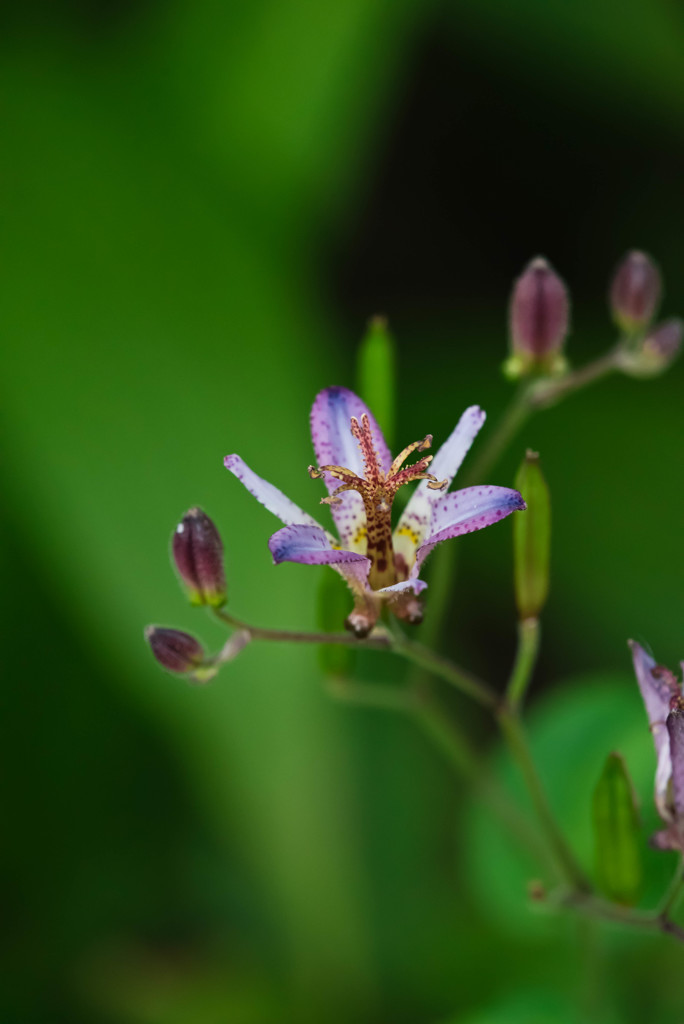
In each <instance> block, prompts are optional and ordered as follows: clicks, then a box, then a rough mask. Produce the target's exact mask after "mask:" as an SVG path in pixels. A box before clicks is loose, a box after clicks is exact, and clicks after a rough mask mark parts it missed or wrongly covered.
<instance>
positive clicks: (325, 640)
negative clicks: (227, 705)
mask: <svg viewBox="0 0 684 1024" xmlns="http://www.w3.org/2000/svg"><path fill="white" fill-rule="evenodd" d="M213 612H214V614H215V615H216V616H217V618H219V619H220V620H221V621H222V622H225V623H226V625H228V626H231V627H232V628H233V629H240V630H244V632H246V633H249V635H250V637H252V639H254V640H271V641H273V642H275V643H279V642H281V643H294V644H344V645H345V646H347V647H364V648H365V649H366V650H376V651H390V650H392V639H391V637H389V636H387V635H386V634H381V633H379V634H378V635H376V636H369V637H367V638H366V639H365V640H359V639H358V637H355V636H353V635H352V634H351V633H307V632H301V631H299V630H291V629H264V628H263V627H261V626H250V625H249V624H248V623H247V622H242V620H241V619H236V618H235V616H234V615H231V614H230V613H229V612H227V611H225V610H224V609H223V608H214V609H213Z"/></svg>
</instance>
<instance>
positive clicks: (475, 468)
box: [422, 340, 626, 647]
mask: <svg viewBox="0 0 684 1024" xmlns="http://www.w3.org/2000/svg"><path fill="white" fill-rule="evenodd" d="M625 344H626V343H625V341H624V340H622V341H620V342H618V344H617V345H616V346H615V347H614V348H612V349H610V350H609V351H608V352H607V353H605V355H602V356H599V358H598V359H594V360H593V361H592V362H590V363H587V365H586V366H582V367H580V369H579V370H573V371H571V372H570V373H567V374H565V375H564V376H563V377H559V378H557V379H555V378H552V379H541V380H534V379H532V380H526V381H524V382H523V383H522V384H521V385H520V386H519V388H518V391H517V392H516V394H515V395H514V397H513V399H512V400H511V402H510V404H509V406H508V408H507V409H506V411H505V412H504V414H503V416H502V417H501V419H500V420H499V422H498V423H497V424H496V426H495V428H494V431H493V432H492V434H491V436H490V437H489V439H488V441H487V442H486V443H485V445H484V447H483V448H481V450H480V453H479V455H478V456H477V457H476V458H475V459H474V460H473V462H472V464H471V465H470V467H469V468H468V469H466V471H465V472H464V474H463V476H462V477H461V478H460V479H461V480H462V481H463V483H462V486H463V487H468V486H470V485H473V484H481V483H483V482H484V481H485V480H486V478H487V477H488V476H489V473H490V472H491V470H492V469H493V468H494V467H495V465H496V463H497V462H498V461H499V459H500V457H501V456H502V455H503V453H504V452H505V451H506V449H507V448H508V446H509V444H510V443H511V441H512V440H513V438H514V437H515V436H516V435H517V434H518V432H519V431H520V429H521V427H522V426H523V424H524V423H526V421H527V420H528V419H529V418H530V416H532V415H533V414H534V413H535V412H536V411H538V410H539V409H546V408H548V407H549V406H551V405H555V404H556V403H557V402H559V401H561V400H562V399H563V398H565V397H566V396H567V395H570V394H572V393H573V392H575V391H578V390H579V389H580V388H583V387H586V386H587V385H588V384H592V383H594V382H595V381H597V380H600V379H601V378H602V377H605V376H607V375H608V374H610V373H613V372H615V371H617V370H620V359H621V356H622V353H623V351H624V348H625ZM433 559H434V563H433V566H432V569H431V573H430V603H431V605H432V607H433V609H439V610H438V611H436V612H435V611H433V614H432V615H431V617H430V619H429V620H428V622H427V623H426V625H425V628H424V631H423V634H422V635H423V640H424V643H425V644H426V645H427V646H428V647H434V646H435V644H436V643H437V641H438V639H439V637H440V635H441V632H442V626H443V622H444V616H445V615H446V614H447V612H448V611H449V608H450V593H451V587H452V584H453V576H454V573H453V570H454V565H455V560H456V545H455V544H445V545H442V547H441V550H439V551H437V552H435V554H434V555H433Z"/></svg>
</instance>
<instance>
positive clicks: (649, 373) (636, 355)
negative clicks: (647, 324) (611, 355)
mask: <svg viewBox="0 0 684 1024" xmlns="http://www.w3.org/2000/svg"><path fill="white" fill-rule="evenodd" d="M683 335H684V323H683V322H682V321H681V320H678V319H676V318H673V319H672V320H663V322H662V323H661V324H658V325H657V326H656V327H654V328H652V329H651V330H650V331H649V332H648V334H647V335H646V337H645V338H644V339H643V341H642V342H641V343H640V344H639V346H638V348H637V349H636V350H631V349H626V350H625V351H624V352H623V353H622V354H621V356H620V368H621V369H622V370H623V371H624V372H625V373H626V374H629V376H630V377H657V376H658V375H659V374H661V373H663V372H664V371H665V370H667V369H668V368H669V366H670V365H671V364H672V363H673V362H674V361H675V359H676V358H677V356H678V355H679V353H680V351H681V348H682V336H683Z"/></svg>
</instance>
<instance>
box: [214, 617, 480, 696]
mask: <svg viewBox="0 0 684 1024" xmlns="http://www.w3.org/2000/svg"><path fill="white" fill-rule="evenodd" d="M213 611H214V613H215V615H216V616H217V617H218V618H219V619H221V621H222V622H225V623H226V625H228V626H231V627H232V628H233V629H239V630H242V631H243V632H245V633H248V634H249V636H250V637H251V638H252V639H255V640H270V641H272V642H283V643H299V644H345V645H347V646H352V647H361V648H364V649H366V650H379V651H389V652H391V653H392V654H398V655H399V656H400V657H403V658H406V660H407V661H410V662H412V663H413V664H414V665H419V666H420V667H421V668H425V669H427V670H428V671H430V672H431V673H432V674H433V675H435V676H439V678H441V679H444V680H446V682H448V683H450V684H451V686H454V687H455V688H456V689H457V690H461V692H462V693H465V694H466V695H467V696H468V697H472V699H473V700H476V701H477V702H478V704H481V705H482V706H483V707H486V708H490V709H493V708H494V707H495V706H496V704H497V703H498V696H497V694H496V693H495V692H494V690H492V689H491V688H490V687H489V686H487V684H486V683H483V682H482V680H480V679H477V678H476V677H475V676H473V675H471V674H470V673H469V672H466V671H465V669H462V668H459V666H458V665H455V664H454V662H453V661H450V660H449V659H448V658H442V657H441V655H439V654H435V653H434V651H431V650H429V648H427V647H423V645H422V644H418V643H416V642H415V641H413V640H407V639H406V638H405V637H404V636H403V635H401V634H400V633H398V632H396V633H394V634H390V633H385V632H380V628H378V629H377V630H376V635H375V636H373V635H371V636H369V637H367V638H366V639H365V640H359V639H358V638H357V637H355V636H352V634H350V633H303V632H300V631H297V630H289V629H264V628H262V627H260V626H250V625H249V624H248V623H246V622H242V620H241V619H237V618H235V616H234V615H231V614H230V613H229V612H227V611H225V610H224V609H223V608H214V609H213Z"/></svg>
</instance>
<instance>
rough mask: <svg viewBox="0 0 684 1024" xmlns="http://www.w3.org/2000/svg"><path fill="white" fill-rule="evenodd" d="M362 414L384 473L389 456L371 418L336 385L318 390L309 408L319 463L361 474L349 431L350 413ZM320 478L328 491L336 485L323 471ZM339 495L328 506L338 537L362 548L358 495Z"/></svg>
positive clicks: (362, 522)
mask: <svg viewBox="0 0 684 1024" xmlns="http://www.w3.org/2000/svg"><path fill="white" fill-rule="evenodd" d="M364 414H366V415H367V416H368V419H369V420H370V426H371V432H372V434H373V441H374V444H375V450H376V452H377V455H378V460H379V463H380V467H381V469H382V470H383V471H384V472H385V473H386V472H387V471H388V470H389V468H390V466H391V465H392V456H391V455H390V451H389V448H388V447H387V443H386V441H385V438H384V437H383V435H382V431H381V430H380V427H379V426H378V424H377V423H376V421H375V417H374V416H373V414H372V412H371V411H370V409H369V408H368V407H367V406H366V405H365V404H364V403H363V402H362V401H361V399H360V398H359V397H358V396H357V395H355V394H354V392H353V391H349V390H348V389H347V388H340V387H335V388H325V390H323V391H320V392H319V393H318V394H317V395H316V399H315V401H314V404H313V408H312V410H311V439H312V441H313V446H314V451H315V453H316V460H317V462H318V465H319V466H344V468H345V469H349V470H351V472H352V473H354V474H355V475H356V476H360V477H363V476H365V468H364V464H363V459H362V458H361V451H360V449H359V445H358V442H357V441H356V439H355V438H354V437H352V433H351V418H352V416H355V417H356V419H357V420H358V421H359V423H360V422H361V417H362V416H363V415H364ZM324 480H325V485H326V487H327V488H328V493H329V494H330V493H332V491H334V490H335V488H336V487H339V484H340V481H339V480H335V479H333V477H331V476H329V474H327V473H326V474H324ZM340 498H341V501H340V503H339V504H337V505H333V506H331V511H332V515H333V519H334V520H335V525H336V526H337V529H338V531H339V534H340V540H341V541H342V543H343V545H344V546H345V547H347V548H352V549H353V550H355V551H360V550H361V551H362V550H364V547H365V539H364V538H363V537H360V536H359V534H360V531H361V530H362V528H363V527H364V526H365V524H366V514H365V511H364V507H363V501H362V499H361V495H360V494H358V493H357V492H356V491H346V492H345V493H344V494H341V495H340Z"/></svg>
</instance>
